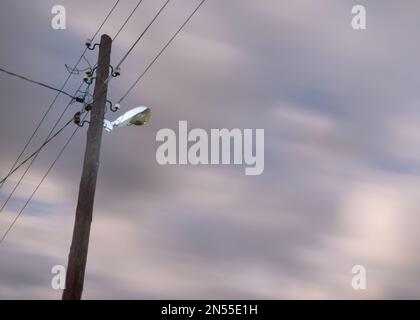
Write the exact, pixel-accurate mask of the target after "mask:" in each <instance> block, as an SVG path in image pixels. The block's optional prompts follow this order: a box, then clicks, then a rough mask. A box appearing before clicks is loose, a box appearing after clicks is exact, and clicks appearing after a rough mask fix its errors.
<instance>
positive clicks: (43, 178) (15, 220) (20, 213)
mask: <svg viewBox="0 0 420 320" xmlns="http://www.w3.org/2000/svg"><path fill="white" fill-rule="evenodd" d="M86 116H87V114H86V115H85V117H84V118H83V119H85V118H86ZM78 130H79V127H76V129H75V130H74V131H73V133H72V134H71V136H70V138H69V139H68V140H67V141H66V143H65V144H64V146H63V148H62V149H61V150H60V152H59V153H58V155H57V157H56V158H55V160H54V161H53V163H52V164H51V165H50V167H49V168H48V170H47V172H46V173H45V174H44V176H43V177H42V179H41V181H40V182H39V183H38V185H37V186H36V188H35V190H34V191H33V192H32V194H31V195H30V197H29V198H28V200H27V201H26V202H25V205H24V206H23V207H22V209H20V211H19V213H18V214H17V215H16V217H15V218H14V219H13V221H12V223H11V224H10V226H9V227H8V228H7V230H6V231H5V232H4V234H3V236H2V237H1V238H0V244H2V243H3V241H4V239H6V237H7V235H8V234H9V233H10V231H11V230H12V228H13V227H14V226H15V224H16V222H17V220H18V219H19V217H20V216H21V215H22V213H23V211H24V210H25V209H26V207H27V206H28V204H29V202H30V201H31V200H32V198H33V197H34V195H35V193H36V192H37V191H38V189H39V187H40V186H41V184H42V183H43V182H44V181H45V179H46V178H47V176H48V174H49V173H50V172H51V170H52V168H53V167H54V166H55V164H56V163H57V161H58V160H59V159H60V157H61V156H62V154H63V153H64V151H65V150H66V148H67V146H68V145H69V144H70V142H71V140H72V139H73V137H74V136H75V135H76V132H77V131H78Z"/></svg>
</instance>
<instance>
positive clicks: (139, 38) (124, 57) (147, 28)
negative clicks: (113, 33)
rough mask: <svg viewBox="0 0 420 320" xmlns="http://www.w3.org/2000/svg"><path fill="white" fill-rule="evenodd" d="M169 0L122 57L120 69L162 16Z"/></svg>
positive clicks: (119, 64) (167, 0)
mask: <svg viewBox="0 0 420 320" xmlns="http://www.w3.org/2000/svg"><path fill="white" fill-rule="evenodd" d="M169 1H171V0H166V2H165V4H164V5H163V6H162V7H161V8H160V9H159V11H158V13H157V14H156V15H155V16H154V18H153V19H152V21H151V22H150V23H149V25H148V26H147V27H146V29H144V31H143V32H142V33H141V34H140V36H139V37H138V38H137V40H136V41H134V43H133V45H132V46H131V48H130V49H129V50H128V51H127V53H126V54H125V55H124V56H123V57H122V59H121V61H120V62H119V63H118V65H117V67H116V69H118V68H119V67H120V66H121V64H122V63H123V62H124V61H125V59H127V57H128V55H129V54H130V53H131V51H132V50H133V49H134V47H135V46H136V45H137V44H138V43H139V41H140V40H141V39H142V38H143V36H144V35H145V34H146V32H147V30H149V28H150V27H151V26H152V24H153V23H154V22H155V21H156V19H157V18H158V17H159V16H160V14H161V13H162V11H163V10H164V9H165V8H166V6H167V5H168V3H169Z"/></svg>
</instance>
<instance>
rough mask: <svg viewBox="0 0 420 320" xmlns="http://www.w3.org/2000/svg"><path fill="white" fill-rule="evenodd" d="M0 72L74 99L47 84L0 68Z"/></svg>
mask: <svg viewBox="0 0 420 320" xmlns="http://www.w3.org/2000/svg"><path fill="white" fill-rule="evenodd" d="M0 71H1V72H3V73H6V74H8V75H10V76H13V77H16V78H19V79H21V80H24V81H27V82H30V83H33V84H36V85H39V86H41V87H44V88H47V89H51V90H54V91H56V92H59V93H62V94H64V95H66V96H68V97H70V98H72V99H74V97H73V96H72V95H70V94H69V93H67V92H65V91H63V90H60V89H57V88H54V87H52V86H50V85H48V84H45V83H42V82H39V81H35V80H32V79H29V78H28V77H25V76H22V75H19V74H17V73H14V72H11V71H8V70H5V69H3V68H1V67H0Z"/></svg>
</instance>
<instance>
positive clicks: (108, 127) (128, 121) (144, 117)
mask: <svg viewBox="0 0 420 320" xmlns="http://www.w3.org/2000/svg"><path fill="white" fill-rule="evenodd" d="M150 116H151V111H150V108H148V107H144V106H142V107H137V108H134V109H131V110H130V111H127V112H126V113H124V114H123V115H122V116H120V117H119V118H117V119H116V120H115V121H112V122H111V121H108V120H105V122H104V128H105V131H107V132H111V131H112V129H113V128H114V127H127V126H131V125H136V126H142V125H144V124H146V123H147V122H149V120H150Z"/></svg>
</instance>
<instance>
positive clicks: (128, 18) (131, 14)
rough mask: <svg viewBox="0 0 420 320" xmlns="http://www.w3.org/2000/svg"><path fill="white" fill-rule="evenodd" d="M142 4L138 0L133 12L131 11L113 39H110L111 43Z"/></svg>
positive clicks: (141, 0)
mask: <svg viewBox="0 0 420 320" xmlns="http://www.w3.org/2000/svg"><path fill="white" fill-rule="evenodd" d="M142 2H143V0H140V1H139V2H138V3H137V5H136V6H135V7H134V9H133V11H131V13H130V15H129V16H128V17H127V19H126V20H125V21H124V23H123V25H122V26H121V28H120V30H118V32H117V33H116V34H115V36H114V38H112V41H114V40H115V39H116V38H117V37H118V35H119V34H120V33H121V31H122V30H123V29H124V27H125V26H126V24H127V23H128V21H130V19H131V17H132V16H133V14H134V12H136V10H137V8H138V7H139V5H140V4H141V3H142Z"/></svg>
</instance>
